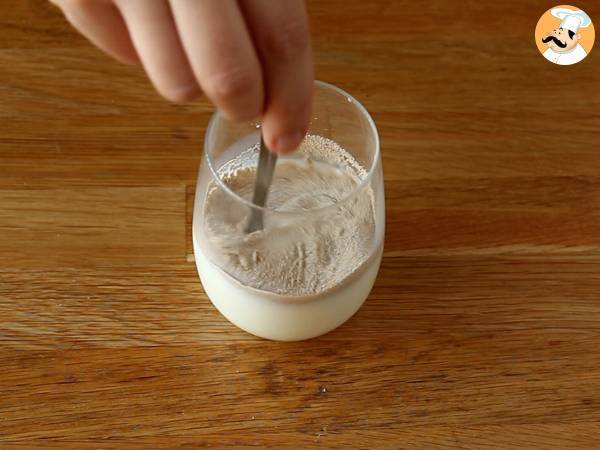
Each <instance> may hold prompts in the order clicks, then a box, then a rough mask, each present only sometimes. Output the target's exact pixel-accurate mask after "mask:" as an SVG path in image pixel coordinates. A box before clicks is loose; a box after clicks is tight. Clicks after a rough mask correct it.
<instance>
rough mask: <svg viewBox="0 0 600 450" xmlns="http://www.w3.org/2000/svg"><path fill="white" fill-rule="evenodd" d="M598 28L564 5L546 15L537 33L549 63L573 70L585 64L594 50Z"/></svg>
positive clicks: (590, 20)
mask: <svg viewBox="0 0 600 450" xmlns="http://www.w3.org/2000/svg"><path fill="white" fill-rule="evenodd" d="M594 38H595V32H594V24H593V23H592V19H590V16H588V15H587V14H586V13H585V12H584V11H582V10H581V9H579V8H576V7H574V6H568V5H564V6H563V5H561V6H557V7H556V8H551V9H549V10H548V11H546V12H545V13H544V14H543V15H542V17H541V18H540V20H539V21H538V24H537V27H536V29H535V42H536V44H537V47H538V50H539V51H540V53H542V55H543V56H544V58H546V59H547V60H548V61H550V62H552V63H554V64H559V65H561V66H570V65H571V64H576V63H578V62H579V61H582V60H583V59H584V58H585V57H586V56H587V55H588V53H589V52H590V51H591V50H592V47H593V46H594Z"/></svg>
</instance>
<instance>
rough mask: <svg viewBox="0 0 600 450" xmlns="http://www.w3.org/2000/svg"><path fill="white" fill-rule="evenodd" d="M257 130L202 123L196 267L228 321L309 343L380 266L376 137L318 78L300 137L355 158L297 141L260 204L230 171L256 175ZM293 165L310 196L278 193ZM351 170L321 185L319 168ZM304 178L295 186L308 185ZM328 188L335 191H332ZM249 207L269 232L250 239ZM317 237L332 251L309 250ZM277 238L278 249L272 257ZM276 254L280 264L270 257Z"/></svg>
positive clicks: (357, 299) (353, 304)
mask: <svg viewBox="0 0 600 450" xmlns="http://www.w3.org/2000/svg"><path fill="white" fill-rule="evenodd" d="M259 133H260V124H258V123H255V122H247V123H233V122H229V121H227V120H225V119H224V118H223V117H222V116H221V115H219V113H215V114H214V116H213V117H212V119H211V121H210V123H209V125H208V128H207V131H206V136H205V141H204V160H203V162H202V164H201V168H200V173H199V176H198V183H197V187H196V198H195V205H194V220H193V243H194V254H195V260H196V265H197V268H198V273H199V275H200V279H201V281H202V285H203V287H204V290H205V292H206V294H207V295H208V297H209V298H210V300H211V302H212V303H213V305H214V306H215V307H216V308H217V309H218V310H219V311H220V312H221V314H223V315H224V316H225V317H226V318H227V319H228V320H229V321H231V322H232V323H233V324H235V325H237V326H238V327H240V328H241V329H243V330H245V331H247V332H249V333H252V334H254V335H256V336H260V337H263V338H267V339H273V340H281V341H294V340H302V339H309V338H312V337H316V336H319V335H321V334H324V333H327V332H329V331H331V330H333V329H334V328H336V327H338V326H339V325H341V324H342V323H344V322H345V321H346V320H348V319H349V318H350V317H351V316H352V315H353V314H354V313H355V312H356V311H357V310H358V309H359V308H360V306H361V305H362V304H363V303H364V301H365V300H366V298H367V297H368V295H369V292H370V291H371V288H372V287H373V283H374V282H375V278H376V276H377V273H378V271H379V265H380V262H381V255H382V251H383V237H384V231H385V230H384V228H385V206H384V188H383V173H382V169H381V157H380V150H379V136H378V134H377V128H376V127H375V124H374V122H373V120H372V119H371V116H370V115H369V113H368V112H367V110H366V109H365V108H364V107H363V106H362V105H361V104H360V103H359V102H358V101H357V100H356V99H354V98H353V97H352V96H351V95H349V94H348V93H346V92H344V91H343V90H341V89H339V88H338V87H336V86H333V85H331V84H328V83H324V82H321V81H316V82H315V92H314V103H313V109H312V120H311V122H310V126H309V131H308V137H307V138H306V139H305V143H307V142H309V143H311V142H313V143H314V142H317V141H318V142H324V141H323V140H322V139H321V138H326V139H329V140H331V141H334V142H335V143H337V144H339V146H340V147H341V148H343V149H344V150H345V151H346V152H347V153H346V155H347V154H349V155H350V156H351V158H350V159H348V160H347V161H350V160H351V161H353V162H352V163H347V161H346V160H345V159H344V158H342V159H343V160H344V161H341V162H340V159H339V158H338V156H339V155H338V154H337V153H336V154H335V157H332V154H331V153H328V152H325V153H320V152H319V151H317V150H313V147H311V145H312V144H311V145H307V146H304V144H303V147H301V150H299V151H297V152H296V153H294V154H292V155H289V156H286V157H280V158H279V161H278V163H277V168H276V171H275V176H274V180H273V184H272V188H271V191H270V193H269V200H268V202H267V205H266V207H264V208H259V207H257V206H255V205H253V204H252V202H251V200H250V199H251V194H252V192H251V191H252V189H251V187H252V186H253V184H252V185H249V184H248V183H247V182H246V183H242V182H241V181H239V180H241V178H237V179H236V178H235V177H233V178H232V175H231V174H232V173H234V172H235V173H236V174H240V173H241V172H236V170H241V171H247V172H246V175H248V177H253V176H254V173H255V172H253V170H254V169H255V167H256V164H257V161H258V158H257V154H258V145H257V143H258V141H259V138H260V135H259ZM315 136H318V137H315ZM311 139H315V140H311ZM327 142H329V144H327V145H330V141H327ZM314 148H316V147H314ZM240 161H242V162H241V163H240ZM306 161H310V162H309V163H306ZM356 163H357V164H356ZM307 164H308V165H307ZM296 167H297V168H299V170H300V169H301V170H302V172H301V173H302V174H304V175H303V176H302V177H301V178H305V179H306V180H307V186H306V192H301V193H300V194H299V195H298V196H297V198H296V197H295V198H294V199H292V200H290V199H287V198H284V197H285V195H284V194H285V192H287V191H286V190H285V189H283V186H285V183H290V182H291V181H297V179H291V178H292V177H291V176H290V175H289V173H292V172H294V170H296ZM349 167H351V171H352V174H353V175H352V176H353V177H354V176H355V175H356V176H355V177H354V179H355V182H353V183H350V184H349V185H348V183H342V182H339V183H338V182H337V181H336V182H335V183H329V182H328V181H325V182H323V183H321V182H320V181H319V180H321V178H322V177H321V178H320V176H319V174H320V173H321V172H320V171H324V172H323V173H333V172H331V170H333V171H338V172H335V173H336V174H339V176H345V175H344V174H345V173H346V172H344V173H341V172H339V170H348V171H350V169H349ZM280 170H281V171H282V173H281V175H280V174H279V171H280ZM313 171H314V173H315V174H314V176H313ZM321 175H322V174H321ZM236 176H238V175H236ZM323 176H324V175H323ZM336 176H337V175H336ZM240 177H241V175H240ZM323 179H324V180H327V178H326V177H325V178H323ZM311 180H312V181H311ZM343 180H345V178H344V179H343ZM252 182H253V180H252ZM311 182H314V183H313V184H310V183H311ZM303 183H304V181H303V182H302V183H299V184H298V183H296V188H297V189H304V185H303ZM315 183H316V184H315ZM315 185H316V186H317V187H316V188H315ZM330 185H331V186H335V187H336V190H335V193H334V192H333V191H332V192H331V193H330V192H328V189H330V187H329V186H330ZM279 186H282V187H281V193H280V192H278V189H279ZM340 186H341V187H340ZM332 189H333V188H332ZM344 189H346V190H344ZM334 194H335V195H334ZM272 199H273V201H271V200H272ZM253 208H259V209H261V210H262V212H263V216H264V223H265V231H263V232H259V233H266V234H264V235H261V236H262V237H260V238H256V239H254V236H250V237H248V235H247V234H246V233H245V231H244V225H243V224H244V223H246V221H247V219H248V217H249V216H250V213H251V209H253ZM369 208H371V209H369ZM367 211H370V212H367ZM215 217H216V219H215ZM223 224H225V225H223ZM234 225H236V226H234ZM327 233H329V234H327ZM221 234H222V235H221ZM321 234H323V235H326V236H328V238H329V239H330V241H329V242H331V243H332V245H331V248H332V249H333V250H331V253H328V252H329V250H328V249H329V247H325V246H321V245H319V246H314V247H313V246H312V244H313V242H312V239H313V237H314V236H317V235H321ZM338 234H339V236H338ZM296 238H297V239H298V243H296V242H295V241H294V240H295V239H296ZM257 239H258V240H257ZM302 239H304V240H307V242H308V243H309V244H310V245H308V247H307V246H306V245H305V243H303V241H302ZM255 242H258V244H256V243H255ZM323 242H325V241H323ZM280 244H281V247H282V249H283V250H281V253H277V251H279V248H278V246H279V245H280ZM253 245H256V246H257V247H256V249H255V248H254V247H253ZM286 246H289V248H287V247H286ZM279 254H281V261H278V260H276V259H275V260H274V259H273V255H275V256H277V255H279ZM264 255H269V257H268V258H265V257H264ZM290 255H291V256H290ZM317 260H318V261H319V265H318V266H317V265H316V264H315V263H314V261H317ZM311 261H312V262H313V263H312V265H311ZM348 261H350V262H351V263H348ZM321 263H323V264H324V265H322V266H321V265H320V264H321ZM261 264H263V266H260V265H261ZM246 268H248V269H246ZM254 271H255V272H254ZM328 277H330V278H328ZM336 277H337V278H336ZM304 280H306V281H304ZM304 282H306V286H304V285H303V283H304ZM278 283H280V285H279V284H278ZM328 283H329V284H328ZM290 286H291V288H290ZM290 289H291V292H290Z"/></svg>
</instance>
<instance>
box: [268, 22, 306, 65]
mask: <svg viewBox="0 0 600 450" xmlns="http://www.w3.org/2000/svg"><path fill="white" fill-rule="evenodd" d="M309 45H310V38H309V31H308V24H307V23H306V21H305V20H299V19H296V20H289V21H288V22H287V23H284V24H282V25H280V26H279V27H277V28H275V29H271V30H269V31H268V32H267V33H266V37H265V47H266V50H267V52H268V54H269V55H271V56H272V57H274V58H277V59H279V60H284V61H289V60H290V59H293V58H295V57H297V56H298V55H301V54H303V53H304V52H305V51H306V49H307V48H308V47H309Z"/></svg>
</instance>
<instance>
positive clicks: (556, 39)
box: [542, 36, 567, 48]
mask: <svg viewBox="0 0 600 450" xmlns="http://www.w3.org/2000/svg"><path fill="white" fill-rule="evenodd" d="M550 41H554V43H555V44H556V45H558V46H559V47H560V48H565V47H566V46H567V43H566V42H561V41H559V40H558V38H557V37H556V36H547V37H545V38H543V39H542V42H543V43H544V44H546V43H548V42H550Z"/></svg>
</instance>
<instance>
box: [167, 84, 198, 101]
mask: <svg viewBox="0 0 600 450" xmlns="http://www.w3.org/2000/svg"><path fill="white" fill-rule="evenodd" d="M157 91H158V92H159V93H160V95H162V96H163V97H164V98H166V99H167V100H169V101H171V102H174V103H183V102H186V101H188V100H192V99H193V98H195V97H196V96H197V95H198V91H199V90H198V88H197V87H196V86H184V87H180V86H160V87H157Z"/></svg>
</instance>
